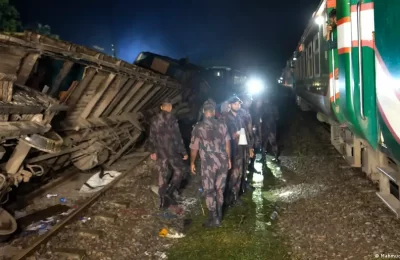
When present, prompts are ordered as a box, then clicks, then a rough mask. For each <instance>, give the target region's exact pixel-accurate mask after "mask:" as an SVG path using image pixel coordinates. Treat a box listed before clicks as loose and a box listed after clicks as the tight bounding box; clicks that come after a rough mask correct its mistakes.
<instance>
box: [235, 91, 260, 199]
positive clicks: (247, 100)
mask: <svg viewBox="0 0 400 260" xmlns="http://www.w3.org/2000/svg"><path fill="white" fill-rule="evenodd" d="M242 101H243V104H242V106H241V108H240V110H239V112H238V114H239V116H240V117H241V119H242V122H243V123H244V125H245V129H246V133H247V137H248V139H247V142H248V147H249V149H250V150H251V149H252V150H253V154H254V140H255V138H254V133H253V122H252V118H251V114H250V107H251V104H252V103H253V98H252V96H251V95H250V94H245V95H243V96H242ZM249 155H250V154H249V153H248V152H246V153H245V159H244V160H245V161H244V165H243V167H244V169H243V175H242V182H241V192H242V193H245V192H246V191H247V190H254V188H253V187H252V186H251V185H250V183H249V182H251V180H252V176H253V173H254V172H258V171H257V170H256V169H255V168H254V159H255V156H253V158H251V159H250V158H249ZM249 159H250V164H249ZM247 171H249V173H250V174H249V175H248V176H247ZM246 177H248V178H247V181H246Z"/></svg>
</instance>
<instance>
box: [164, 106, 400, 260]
mask: <svg viewBox="0 0 400 260" xmlns="http://www.w3.org/2000/svg"><path fill="white" fill-rule="evenodd" d="M295 115H296V116H295V117H294V121H293V122H292V126H291V128H290V130H289V132H288V133H287V134H286V135H284V137H283V139H284V140H283V144H284V147H285V150H284V152H283V154H282V162H281V165H280V167H278V166H276V165H274V164H272V163H271V162H268V163H267V165H266V166H267V167H264V169H263V172H264V173H263V175H257V174H255V175H254V178H253V181H254V186H255V187H256V190H255V191H254V192H253V193H252V194H247V195H246V196H245V198H244V201H245V205H244V206H243V207H234V208H232V209H230V210H229V211H228V212H227V215H226V217H225V219H224V221H223V227H222V228H219V229H216V230H204V229H203V228H202V226H201V223H202V221H203V220H204V217H202V216H199V215H198V216H197V217H194V219H195V221H194V223H193V225H192V227H191V228H190V229H189V230H188V231H187V237H185V238H183V239H181V240H180V241H179V243H177V244H175V245H174V246H173V247H172V249H171V250H170V253H169V255H168V256H169V259H213V260H214V259H241V260H246V259H357V260H358V259H377V258H376V255H379V257H382V258H384V257H385V256H387V255H388V254H392V255H396V254H397V255H399V256H400V247H399V246H398V242H397V241H399V238H400V234H399V232H398V230H400V222H399V221H398V220H397V219H396V218H395V216H394V215H393V214H392V213H391V211H390V210H388V209H387V208H386V206H385V205H384V204H383V203H382V202H381V201H380V200H379V198H378V197H377V196H376V195H375V192H376V187H375V186H374V185H373V184H371V183H370V182H369V181H368V180H367V179H366V178H365V177H364V176H363V174H361V173H360V172H359V171H358V170H355V169H351V168H349V167H348V166H347V164H346V162H345V161H344V160H343V159H342V158H341V157H340V156H339V155H338V154H337V152H336V151H335V149H334V148H333V147H332V146H331V145H330V141H329V133H328V132H327V131H326V129H324V128H323V126H322V125H321V124H320V123H319V122H317V121H316V119H315V115H313V114H308V113H304V112H299V111H297V112H295ZM257 167H258V168H259V169H260V168H262V165H257ZM275 205H278V208H277V210H278V213H279V217H278V221H277V222H275V221H271V219H270V214H271V212H272V211H273V210H274V209H275ZM381 254H382V255H381Z"/></svg>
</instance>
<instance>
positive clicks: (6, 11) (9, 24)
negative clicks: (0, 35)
mask: <svg viewBox="0 0 400 260" xmlns="http://www.w3.org/2000/svg"><path fill="white" fill-rule="evenodd" d="M20 29H21V21H20V16H19V12H18V11H17V9H15V7H14V6H12V5H10V3H9V1H8V0H0V31H1V32H17V31H19V30H20Z"/></svg>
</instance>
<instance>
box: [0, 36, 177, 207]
mask: <svg viewBox="0 0 400 260" xmlns="http://www.w3.org/2000/svg"><path fill="white" fill-rule="evenodd" d="M0 56H1V59H0V138H1V144H0V157H1V173H0V202H4V201H5V200H7V196H8V192H9V191H10V189H11V188H12V187H15V186H18V184H19V183H21V182H29V180H30V179H31V178H35V177H37V176H42V177H43V176H45V175H48V174H51V172H53V171H55V170H58V169H60V168H63V167H66V166H67V165H71V164H73V165H74V166H75V167H77V168H78V169H80V170H88V169H92V168H94V167H95V166H97V165H101V164H107V165H111V164H112V163H113V162H115V161H116V160H117V159H118V158H119V157H121V156H123V155H124V154H126V153H130V152H132V150H134V149H135V143H137V142H138V140H139V139H140V138H141V136H142V133H143V129H144V128H143V125H142V123H143V121H144V120H145V118H147V116H144V114H146V115H148V114H152V113H154V112H155V111H156V110H157V109H158V108H159V103H160V102H161V100H162V99H163V98H164V97H169V98H171V99H172V100H173V102H174V103H178V102H179V101H180V100H181V91H182V89H181V84H180V83H179V82H178V81H176V80H174V79H171V78H170V77H168V76H165V75H160V74H157V73H154V72H152V71H150V70H147V69H144V68H140V67H138V66H136V65H133V64H129V63H127V62H124V61H122V60H118V59H114V58H112V57H110V56H107V55H105V54H103V53H99V52H97V51H94V50H92V49H88V48H86V47H83V46H79V45H75V44H72V43H68V42H64V41H59V40H55V39H52V38H48V37H45V36H42V35H38V34H36V33H32V32H25V34H24V35H20V36H17V35H14V36H13V35H5V34H0Z"/></svg>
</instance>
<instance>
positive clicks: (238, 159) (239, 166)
mask: <svg viewBox="0 0 400 260" xmlns="http://www.w3.org/2000/svg"><path fill="white" fill-rule="evenodd" d="M239 152H240V153H243V150H242V149H240V151H239ZM243 162H244V158H243V155H239V154H238V155H236V156H234V157H233V160H232V168H231V170H230V171H229V189H230V191H232V192H233V193H234V194H239V190H240V185H241V183H242V176H243V170H244V169H243Z"/></svg>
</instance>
